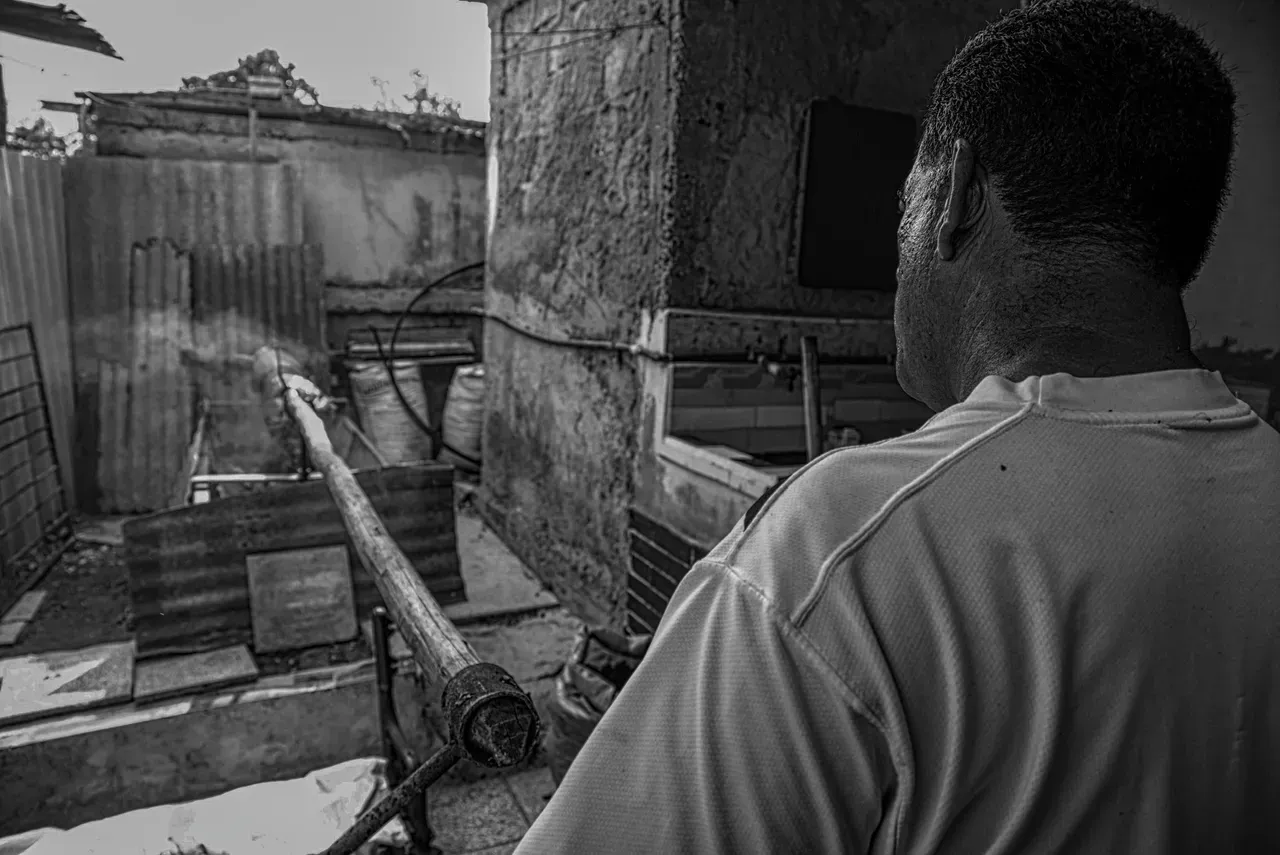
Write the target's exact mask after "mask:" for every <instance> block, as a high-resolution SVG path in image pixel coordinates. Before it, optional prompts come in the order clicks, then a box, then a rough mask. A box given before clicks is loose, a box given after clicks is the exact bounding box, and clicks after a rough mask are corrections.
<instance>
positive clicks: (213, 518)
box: [124, 464, 466, 657]
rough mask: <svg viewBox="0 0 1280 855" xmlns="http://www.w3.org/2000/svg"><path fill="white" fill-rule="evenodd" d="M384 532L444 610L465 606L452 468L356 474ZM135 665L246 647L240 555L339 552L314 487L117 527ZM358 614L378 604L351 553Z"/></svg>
mask: <svg viewBox="0 0 1280 855" xmlns="http://www.w3.org/2000/svg"><path fill="white" fill-rule="evenodd" d="M356 477H357V480H358V481H359V482H360V485H361V486H362V487H363V488H364V489H365V491H366V492H367V493H368V494H369V498H370V500H371V501H372V502H373V506H374V508H375V509H376V510H377V511H378V513H379V514H380V515H381V516H382V519H383V522H384V523H385V525H386V527H387V531H388V532H389V533H390V534H391V536H392V538H394V539H395V541H396V543H397V544H398V545H399V546H400V548H401V549H402V550H403V551H404V553H405V555H406V557H408V559H409V561H410V562H411V563H412V564H413V565H414V566H415V567H416V568H417V569H418V572H419V573H420V574H421V575H422V579H423V581H424V582H425V583H426V585H427V589H428V590H429V591H431V593H432V595H434V596H435V598H436V599H437V601H439V602H440V603H442V604H448V603H454V602H461V601H463V600H465V599H466V596H465V591H464V589H463V583H462V576H461V570H460V566H459V561H458V548H457V532H456V529H455V525H454V504H453V501H454V497H453V470H452V468H451V467H449V466H444V465H441V464H420V465H414V466H393V467H388V468H386V469H376V470H366V471H363V472H358V473H357V474H356ZM124 539H125V549H126V555H127V560H128V564H129V577H130V587H131V591H132V596H133V614H134V619H135V622H136V631H137V635H136V638H137V645H138V655H139V656H140V657H152V656H165V655H176V654H184V653H199V652H202V651H205V650H212V649H214V648H217V647H224V646H227V645H232V644H251V643H252V642H253V625H252V621H251V617H250V596H249V581H248V571H247V569H246V561H247V556H248V555H250V554H252V553H259V552H266V551H271V550H283V549H300V548H304V547H321V546H329V545H340V544H346V545H347V546H348V549H351V547H350V543H349V541H348V539H347V535H346V530H345V529H344V528H343V526H342V518H341V516H340V515H339V513H338V509H337V506H336V505H334V503H333V499H332V498H331V497H330V495H329V490H328V487H327V486H326V485H325V484H324V482H322V481H313V482H309V483H299V484H284V485H274V486H272V487H271V488H270V489H268V490H265V491H263V492H259V493H253V494H248V495H242V496H236V497H233V498H227V499H218V500H215V501H212V502H208V503H205V504H200V505H189V506H187V507H184V508H174V509H171V510H168V511H163V512H161V513H157V514H152V515H150V516H146V517H140V518H138V519H135V520H131V521H129V522H128V523H126V524H125V526H124ZM351 567H352V576H353V584H354V588H355V602H356V614H357V617H358V619H360V620H364V619H365V618H367V617H368V616H369V613H370V611H371V610H372V608H373V607H374V606H375V605H378V604H380V603H381V602H382V597H381V595H380V594H379V593H378V589H377V587H376V585H375V584H374V582H373V578H372V577H371V576H370V575H369V573H368V571H367V570H366V569H365V568H363V567H362V566H360V562H359V558H358V556H357V555H356V554H355V552H354V549H352V550H351Z"/></svg>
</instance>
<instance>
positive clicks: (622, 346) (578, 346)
mask: <svg viewBox="0 0 1280 855" xmlns="http://www.w3.org/2000/svg"><path fill="white" fill-rule="evenodd" d="M484 264H485V263H484V262H483V261H477V262H473V263H472V264H466V265H463V266H462V267H459V268H456V269H455V270H451V271H449V272H448V273H446V274H444V275H443V276H441V277H439V278H438V279H433V280H432V281H430V282H428V283H427V284H425V285H423V286H422V287H421V288H420V289H419V290H418V293H417V294H414V296H413V299H412V300H410V301H409V302H408V304H407V305H405V307H404V309H402V310H401V312H400V315H399V316H398V317H397V318H396V324H395V326H394V327H393V328H392V330H391V341H390V342H389V343H388V345H387V349H386V350H384V349H383V347H382V338H381V336H379V335H378V330H377V329H376V328H375V327H374V326H373V325H372V324H370V325H369V332H370V333H372V334H373V344H374V347H375V348H376V349H377V352H378V359H379V360H380V361H381V362H382V364H383V366H384V367H385V368H386V369H387V375H388V377H390V379H391V388H392V389H393V390H394V391H395V393H396V398H398V399H399V401H400V405H401V406H402V407H404V408H405V409H406V410H407V411H408V412H409V416H410V418H411V419H413V422H414V424H415V425H416V426H417V427H418V429H419V430H421V431H422V432H423V433H425V434H426V435H427V436H429V437H431V438H432V440H433V441H436V440H438V441H439V444H440V447H441V448H443V449H446V450H448V451H449V452H450V453H452V454H455V455H457V456H458V457H460V458H462V459H463V460H465V461H467V462H468V463H471V464H472V465H474V466H477V467H478V466H479V465H480V461H479V460H476V459H475V458H474V457H472V456H471V455H469V454H467V453H466V452H464V451H461V450H459V449H457V448H454V447H453V446H452V445H450V444H449V443H447V442H445V441H444V432H443V429H442V430H441V431H440V432H439V435H438V436H437V432H436V431H435V430H434V429H432V427H431V426H430V425H429V424H427V423H426V422H425V421H424V420H423V419H422V417H421V416H419V415H418V413H417V412H416V411H415V410H414V409H413V408H412V407H411V406H410V405H409V401H408V398H407V397H406V396H405V394H404V390H403V389H401V388H400V383H399V381H397V380H396V374H395V370H394V366H393V364H392V363H393V361H394V357H395V351H396V342H397V341H399V339H400V331H401V329H403V327H404V322H405V320H406V319H408V317H409V315H410V314H412V313H413V309H414V307H415V306H417V305H418V303H419V302H420V301H421V300H422V299H423V298H424V297H426V296H427V293H428V292H429V291H431V290H432V289H433V288H436V287H438V286H440V285H442V284H444V283H445V282H448V281H449V280H450V279H453V278H455V277H457V276H460V275H462V274H463V273H469V272H471V271H472V270H479V269H481V268H483V267H484ZM435 314H444V315H457V316H465V317H478V318H484V319H486V320H491V321H495V322H497V323H499V324H501V325H502V326H504V327H506V328H507V329H509V330H511V331H512V332H514V333H516V334H517V335H522V336H524V337H526V338H529V339H532V340H533V341H536V342H540V343H542V344H546V345H550V346H552V347H565V348H571V349H575V350H601V351H608V352H611V353H626V354H630V355H632V356H636V357H644V358H646V359H650V360H653V361H654V362H673V361H674V357H673V356H672V355H671V354H669V353H662V352H661V351H657V350H652V349H650V348H647V347H643V346H642V345H639V344H626V343H624V342H619V341H603V340H596V339H575V338H561V339H557V338H553V337H551V336H546V335H542V334H541V333H536V332H533V331H532V330H528V329H524V328H523V327H521V326H518V325H516V324H514V323H512V322H511V321H509V320H507V319H506V318H502V317H499V316H497V315H495V314H492V313H490V312H485V311H483V310H481V311H479V312H437V313H435ZM388 350H389V351H390V353H388V352H387V351H388Z"/></svg>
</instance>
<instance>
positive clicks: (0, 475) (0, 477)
mask: <svg viewBox="0 0 1280 855" xmlns="http://www.w3.org/2000/svg"><path fill="white" fill-rule="evenodd" d="M42 433H43V431H42ZM32 438H34V435H29V436H24V437H23V439H32ZM49 449H50V446H49V444H48V441H47V440H46V441H45V445H44V447H43V448H37V449H35V450H34V451H33V450H31V449H28V450H27V456H26V457H24V458H22V459H21V460H19V461H18V462H17V463H15V464H13V465H12V466H10V467H9V468H8V469H6V470H4V471H3V472H0V484H3V483H4V479H5V478H8V477H9V476H10V475H12V474H13V473H14V472H17V471H18V470H19V469H21V468H22V467H24V466H30V465H31V461H32V460H33V459H34V458H35V457H36V455H38V454H41V453H43V452H45V451H48V450H49Z"/></svg>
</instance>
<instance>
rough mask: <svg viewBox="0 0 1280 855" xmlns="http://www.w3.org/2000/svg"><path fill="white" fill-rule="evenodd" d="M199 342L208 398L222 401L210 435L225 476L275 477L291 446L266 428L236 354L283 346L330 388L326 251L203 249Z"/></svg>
mask: <svg viewBox="0 0 1280 855" xmlns="http://www.w3.org/2000/svg"><path fill="white" fill-rule="evenodd" d="M194 254H195V270H194V277H193V282H194V299H195V305H194V317H195V321H196V324H195V345H196V349H197V350H198V351H199V352H200V353H201V354H202V357H201V359H202V363H203V365H202V368H201V369H200V370H198V371H197V372H196V373H197V376H198V378H199V380H198V382H199V385H200V391H201V394H203V395H204V396H205V397H207V398H208V399H209V400H210V401H213V402H215V403H214V410H215V418H214V419H213V422H212V427H213V431H212V432H211V434H210V438H209V445H208V448H209V452H210V456H211V461H212V467H213V469H214V471H217V472H237V471H240V472H271V471H277V470H279V469H280V467H281V465H282V464H283V463H284V462H285V461H284V459H283V449H282V448H281V447H280V445H279V444H278V443H276V442H275V441H274V440H273V439H272V438H271V437H270V436H269V435H268V434H267V432H266V431H265V430H264V423H263V417H262V411H261V404H260V402H259V401H258V396H257V393H256V392H255V390H254V388H253V375H252V374H251V373H250V372H249V371H246V370H245V368H244V367H243V366H242V365H238V364H236V363H235V362H234V361H233V360H232V357H234V356H235V355H237V354H250V353H253V352H254V351H255V350H257V349H258V348H259V347H263V346H265V345H278V346H279V347H281V348H282V349H284V350H286V351H288V352H289V353H291V354H292V355H294V356H295V357H297V358H298V359H299V360H301V361H302V362H303V363H304V364H305V365H307V366H308V368H309V369H310V372H311V376H312V377H313V378H314V379H315V380H316V382H317V383H318V384H319V385H320V386H321V387H324V388H327V386H328V378H329V357H328V352H327V350H326V343H325V312H324V279H323V276H324V258H323V254H322V253H321V251H320V247H318V246H313V245H302V246H247V245H240V246H198V247H196V248H195V250H194Z"/></svg>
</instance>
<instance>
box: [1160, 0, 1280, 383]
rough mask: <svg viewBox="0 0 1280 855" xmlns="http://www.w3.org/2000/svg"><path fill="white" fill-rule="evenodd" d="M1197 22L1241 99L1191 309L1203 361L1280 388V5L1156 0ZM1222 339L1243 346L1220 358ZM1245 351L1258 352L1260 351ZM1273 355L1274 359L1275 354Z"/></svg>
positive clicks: (1253, 1) (1250, 1)
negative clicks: (1214, 226)
mask: <svg viewBox="0 0 1280 855" xmlns="http://www.w3.org/2000/svg"><path fill="white" fill-rule="evenodd" d="M1156 5H1158V6H1160V7H1161V8H1164V9H1167V10H1168V11H1171V12H1173V13H1174V14H1176V15H1178V16H1180V17H1181V18H1183V19H1184V20H1186V21H1188V22H1191V23H1193V24H1196V25H1199V27H1200V29H1201V32H1202V33H1203V34H1204V36H1205V37H1206V38H1207V39H1209V41H1210V42H1211V43H1212V44H1213V45H1214V47H1216V48H1217V49H1218V50H1220V51H1221V52H1222V54H1223V56H1224V58H1225V60H1226V62H1227V65H1228V66H1229V67H1230V68H1231V69H1232V70H1233V76H1234V80H1235V84H1236V93H1237V96H1238V98H1239V106H1238V111H1239V117H1240V123H1239V126H1238V137H1237V146H1236V166H1235V176H1234V178H1233V179H1232V184H1231V198H1230V200H1229V201H1228V202H1227V207H1226V210H1225V211H1223V215H1222V221H1221V223H1220V224H1219V226H1218V233H1217V240H1216V241H1215V243H1214V248H1213V251H1212V253H1210V255H1209V259H1208V261H1206V262H1205V266H1204V269H1203V270H1202V271H1201V273H1200V277H1199V279H1197V280H1196V282H1195V284H1194V285H1192V287H1191V290H1190V291H1189V292H1188V294H1187V310H1188V313H1189V314H1190V315H1191V320H1192V324H1193V329H1194V332H1195V335H1196V339H1197V341H1198V342H1199V343H1201V344H1203V345H1207V346H1209V347H1208V348H1206V349H1205V350H1204V351H1203V352H1202V354H1201V358H1202V359H1203V360H1204V361H1205V363H1206V364H1208V365H1209V366H1210V367H1213V368H1218V369H1220V370H1223V371H1231V372H1232V373H1234V374H1236V375H1240V376H1242V379H1256V380H1260V381H1264V382H1269V383H1271V384H1273V385H1277V384H1280V358H1277V354H1276V351H1277V350H1280V290H1277V287H1278V285H1280V257H1278V256H1277V255H1276V253H1275V251H1274V244H1275V240H1276V235H1277V233H1280V175H1278V174H1277V171H1276V151H1277V150H1280V59H1278V58H1277V56H1276V50H1275V46H1276V45H1277V44H1280V4H1277V3H1274V2H1267V0H1248V1H1247V2H1243V3H1220V2H1216V0H1158V2H1157V3H1156ZM1224 337H1230V338H1232V339H1235V340H1236V344H1235V346H1234V347H1232V348H1227V349H1226V351H1225V352H1221V351H1219V350H1218V349H1217V347H1216V346H1218V345H1220V344H1221V342H1222V339H1223V338H1224ZM1245 351H1254V353H1253V354H1252V355H1250V354H1248V353H1246V352H1245ZM1267 351H1269V352H1270V358H1268V356H1267V353H1266V352H1267Z"/></svg>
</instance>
